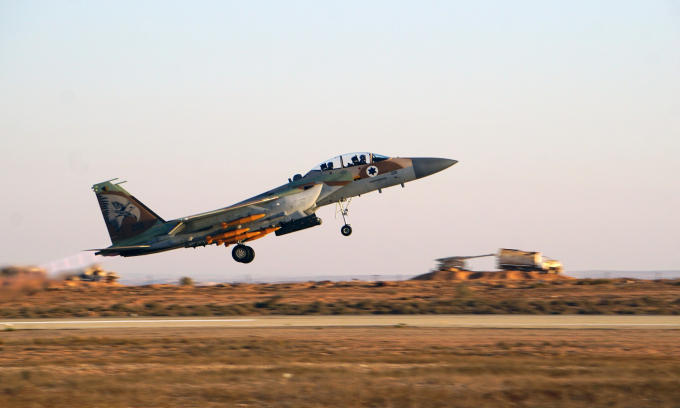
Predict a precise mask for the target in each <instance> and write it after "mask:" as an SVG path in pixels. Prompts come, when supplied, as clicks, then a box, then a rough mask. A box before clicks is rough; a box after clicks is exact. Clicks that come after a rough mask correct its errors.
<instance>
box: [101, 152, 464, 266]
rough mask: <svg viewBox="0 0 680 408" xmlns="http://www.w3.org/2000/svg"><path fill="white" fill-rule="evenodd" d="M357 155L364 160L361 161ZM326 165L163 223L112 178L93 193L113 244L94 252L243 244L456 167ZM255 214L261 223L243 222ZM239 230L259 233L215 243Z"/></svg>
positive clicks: (341, 159) (394, 161)
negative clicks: (333, 207)
mask: <svg viewBox="0 0 680 408" xmlns="http://www.w3.org/2000/svg"><path fill="white" fill-rule="evenodd" d="M361 155H363V156H361ZM358 157H362V158H363V157H365V159H366V160H365V161H360V160H358ZM352 159H353V161H352ZM333 161H334V162H335V163H336V164H337V163H340V165H339V166H337V167H335V168H328V167H327V166H326V163H327V162H328V163H331V162H333ZM327 162H324V164H322V165H320V166H317V167H316V168H314V169H312V170H311V171H309V172H308V173H307V174H306V175H305V176H301V175H296V176H295V177H294V179H293V180H291V179H289V182H288V183H286V184H284V185H282V186H279V187H276V188H274V189H272V190H269V191H266V192H264V193H262V194H259V195H257V196H255V197H251V198H249V199H247V200H244V201H241V202H239V203H236V204H234V205H232V206H229V207H225V208H221V209H218V210H214V211H210V212H207V213H202V214H197V215H192V216H188V217H183V218H178V219H175V220H170V221H165V220H163V219H162V218H161V217H160V216H158V215H157V214H156V213H154V212H153V211H152V210H151V209H149V208H148V207H146V206H145V205H144V204H143V203H142V202H141V201H139V200H138V199H137V198H135V197H134V196H133V195H131V194H130V193H128V192H127V191H126V190H125V189H124V188H123V187H121V186H120V184H122V183H117V184H114V183H112V181H113V180H109V181H106V182H103V183H98V184H95V185H94V186H93V187H92V189H93V190H94V192H95V194H96V196H97V200H98V202H99V205H100V208H101V211H102V215H103V216H104V221H105V222H106V226H107V229H108V232H109V236H110V237H111V242H112V244H113V245H111V246H110V247H108V248H104V249H97V250H96V251H97V252H96V254H97V255H102V256H116V255H120V256H139V255H148V254H152V253H157V252H163V251H168V250H172V249H178V248H196V247H197V246H206V245H211V244H217V245H220V244H224V245H225V246H229V245H230V244H233V243H237V244H243V243H244V242H248V241H253V240H255V239H259V238H262V237H264V236H265V235H267V234H268V233H269V232H272V231H273V230H274V229H278V228H279V227H284V226H286V225H291V223H292V222H293V221H296V220H301V219H304V218H305V217H311V216H312V215H314V213H315V211H316V209H317V208H320V207H323V206H325V205H329V204H334V203H337V202H344V201H345V200H347V199H350V198H352V197H355V196H360V195H362V194H367V193H370V192H372V191H376V190H382V189H383V188H388V187H392V186H396V185H402V186H403V184H404V183H407V182H409V181H413V180H416V179H418V178H422V177H426V176H428V175H430V174H433V173H436V172H438V171H441V170H444V169H445V168H448V167H450V166H452V165H453V164H455V163H457V161H455V160H450V159H439V158H388V157H386V156H380V155H374V154H371V153H356V154H348V155H342V156H338V157H337V158H334V159H331V160H329V161H327ZM322 166H323V167H322ZM251 216H254V217H256V218H257V219H255V220H250V219H246V220H243V219H244V218H246V217H251ZM238 220H243V221H242V222H241V221H238ZM319 223H320V220H319ZM227 224H229V225H227ZM232 224H233V225H232ZM315 225H318V224H315ZM233 231H237V232H233ZM241 231H243V232H250V233H253V232H254V233H257V234H249V235H255V236H253V237H250V238H245V237H247V235H237V238H238V237H244V239H239V240H238V241H235V242H230V241H229V239H216V240H211V238H212V237H215V236H220V234H224V233H230V232H231V234H225V235H234V234H241ZM277 235H278V233H277ZM233 239H235V238H231V240H233Z"/></svg>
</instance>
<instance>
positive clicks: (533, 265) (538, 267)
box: [498, 248, 564, 273]
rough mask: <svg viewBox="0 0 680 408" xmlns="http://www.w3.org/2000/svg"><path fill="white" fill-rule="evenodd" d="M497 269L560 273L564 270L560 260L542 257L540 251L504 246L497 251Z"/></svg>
mask: <svg viewBox="0 0 680 408" xmlns="http://www.w3.org/2000/svg"><path fill="white" fill-rule="evenodd" d="M498 269H503V270H506V271H525V272H540V273H562V272H563V271H564V268H563V267H562V263H561V262H559V261H556V260H554V259H550V258H548V257H544V256H543V255H542V254H541V253H540V252H528V251H520V250H519V249H504V248H501V249H500V250H499V251H498Z"/></svg>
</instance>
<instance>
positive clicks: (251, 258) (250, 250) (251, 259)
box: [243, 246, 255, 263]
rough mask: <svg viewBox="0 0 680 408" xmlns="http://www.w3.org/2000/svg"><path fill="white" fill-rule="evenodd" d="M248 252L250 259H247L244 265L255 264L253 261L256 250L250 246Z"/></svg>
mask: <svg viewBox="0 0 680 408" xmlns="http://www.w3.org/2000/svg"><path fill="white" fill-rule="evenodd" d="M246 251H248V258H246V259H245V260H244V261H243V263H251V262H253V259H255V250H254V249H253V248H251V247H249V246H247V247H246Z"/></svg>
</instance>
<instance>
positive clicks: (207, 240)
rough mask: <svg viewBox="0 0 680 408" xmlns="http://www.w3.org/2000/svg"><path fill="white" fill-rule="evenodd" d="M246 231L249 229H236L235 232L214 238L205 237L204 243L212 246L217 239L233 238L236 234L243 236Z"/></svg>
mask: <svg viewBox="0 0 680 408" xmlns="http://www.w3.org/2000/svg"><path fill="white" fill-rule="evenodd" d="M248 230H250V228H243V229H237V230H233V231H229V232H225V233H223V234H219V235H215V236H214V237H211V236H207V237H205V240H206V242H208V244H212V243H213V241H215V240H218V239H219V240H221V239H223V238H230V237H233V236H235V235H238V234H243V233H244V232H246V231H248ZM218 245H220V244H218Z"/></svg>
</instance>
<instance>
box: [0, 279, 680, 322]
mask: <svg viewBox="0 0 680 408" xmlns="http://www.w3.org/2000/svg"><path fill="white" fill-rule="evenodd" d="M678 284H680V281H675V280H666V281H656V282H655V281H632V280H625V279H615V280H607V279H581V280H568V281H550V282H548V281H546V282H536V281H526V282H522V281H489V282H486V281H484V282H475V281H468V282H466V283H459V282H436V281H430V282H428V281H424V282H423V281H420V282H416V281H407V282H382V283H380V284H375V283H371V282H337V283H333V282H310V283H297V284H262V285H257V284H249V285H236V286H229V285H227V286H225V287H191V286H181V287H178V286H170V285H155V286H145V287H134V286H130V287H125V286H115V285H114V286H112V285H90V284H80V285H78V286H74V287H69V286H57V287H51V288H47V289H41V290H34V291H31V292H27V294H26V295H24V296H22V297H21V298H14V299H5V300H2V299H0V317H2V318H36V317H99V316H128V315H130V314H136V315H138V316H230V315H267V314H282V315H286V314H287V315H307V314H317V315H323V314H474V313H477V314H508V313H514V314H680V293H679V292H678V288H679V286H678Z"/></svg>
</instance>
